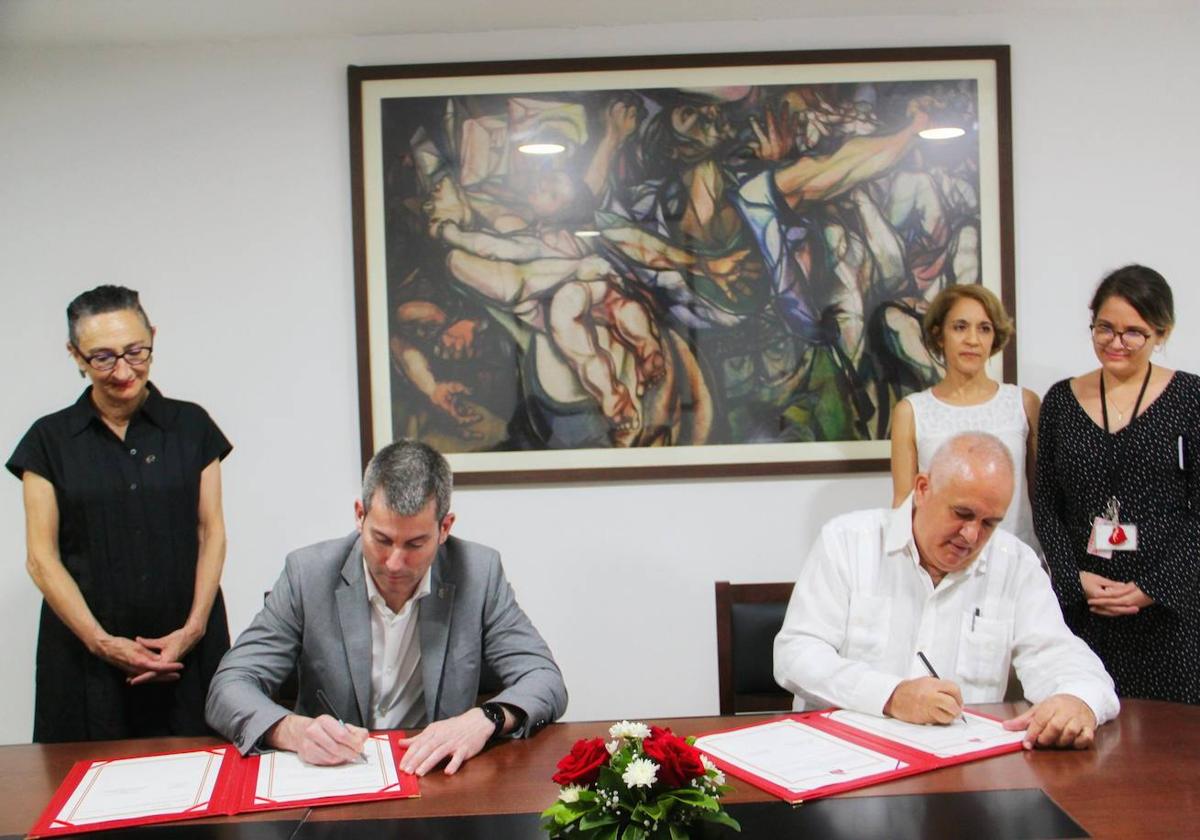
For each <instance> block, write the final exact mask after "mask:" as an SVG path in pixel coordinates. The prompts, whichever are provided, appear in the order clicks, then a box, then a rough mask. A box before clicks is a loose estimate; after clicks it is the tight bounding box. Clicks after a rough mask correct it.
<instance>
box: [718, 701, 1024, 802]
mask: <svg viewBox="0 0 1200 840" xmlns="http://www.w3.org/2000/svg"><path fill="white" fill-rule="evenodd" d="M1024 734H1025V733H1024V732H1010V731H1008V730H1006V729H1004V727H1003V726H1002V725H1001V724H1000V721H998V720H997V719H996V718H993V717H990V716H988V715H984V714H980V713H978V712H971V711H967V712H964V714H963V720H962V721H956V722H954V723H952V724H949V725H947V726H920V725H917V724H911V723H904V722H903V721H898V720H894V719H892V718H884V717H879V716H877V715H867V714H862V713H859V712H850V711H846V710H844V709H826V710H824V711H817V712H803V713H800V714H792V715H785V716H783V717H777V718H772V719H771V720H767V721H764V722H760V723H752V724H748V725H746V726H739V727H735V728H733V729H726V730H722V731H719V732H712V733H709V734H708V735H703V736H701V737H699V738H697V739H696V747H697V748H698V749H699V750H701V751H702V752H704V753H705V754H706V755H707V756H708V757H709V758H711V759H712V760H713V761H714V762H715V763H716V764H717V766H718V767H720V768H721V769H722V770H723V771H724V772H726V773H728V774H729V775H731V776H736V777H737V778H739V779H742V780H743V781H746V782H749V783H750V784H752V785H754V786H755V787H759V788H762V789H763V790H765V791H767V792H768V793H771V794H774V795H775V796H778V797H779V798H780V799H784V800H786V801H788V802H791V803H793V804H795V803H799V802H804V801H806V800H809V799H819V798H821V797H824V796H832V795H833V794H835V793H843V792H844V791H848V790H855V789H856V788H862V787H867V786H869V785H875V784H879V783H881V782H887V781H891V780H892V779H899V778H903V777H904V776H913V775H916V774H917V773H926V772H928V771H930V770H936V769H938V768H940V767H949V766H950V765H952V764H962V763H965V762H968V761H977V760H979V759H982V758H989V757H991V756H994V755H1003V754H1005V753H1010V752H1017V751H1019V750H1020V749H1021V742H1022V740H1023V738H1024Z"/></svg>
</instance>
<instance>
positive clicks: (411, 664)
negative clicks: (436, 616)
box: [363, 560, 432, 729]
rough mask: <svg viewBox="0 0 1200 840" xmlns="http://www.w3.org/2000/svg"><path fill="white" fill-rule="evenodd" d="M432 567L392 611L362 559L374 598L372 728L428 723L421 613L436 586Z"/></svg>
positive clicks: (412, 725) (405, 727)
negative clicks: (422, 659)
mask: <svg viewBox="0 0 1200 840" xmlns="http://www.w3.org/2000/svg"><path fill="white" fill-rule="evenodd" d="M431 572H432V569H430V570H429V571H426V572H425V576H424V577H422V578H421V582H420V583H419V584H417V588H416V591H414V592H413V594H412V597H410V598H409V599H408V601H407V602H405V604H404V606H403V607H401V608H400V612H392V610H391V608H390V607H388V605H387V601H385V600H384V599H383V596H382V595H380V594H379V589H378V588H377V587H376V586H375V581H374V580H373V579H372V578H371V570H370V569H368V568H367V564H366V560H363V574H364V575H365V576H366V579H367V600H368V601H370V603H371V707H370V709H369V710H368V711H369V712H370V717H371V720H370V721H369V724H370V728H371V729H409V728H412V727H419V726H424V725H425V723H426V720H425V684H424V681H423V680H422V679H421V630H420V622H419V621H418V620H417V616H418V615H419V613H420V606H421V605H420V601H421V599H422V598H424V597H425V596H426V595H428V594H429V592H430V589H431V588H432V585H431V580H432V577H431V574H430V573H431Z"/></svg>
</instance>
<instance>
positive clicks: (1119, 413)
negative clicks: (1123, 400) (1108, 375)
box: [1100, 373, 1137, 423]
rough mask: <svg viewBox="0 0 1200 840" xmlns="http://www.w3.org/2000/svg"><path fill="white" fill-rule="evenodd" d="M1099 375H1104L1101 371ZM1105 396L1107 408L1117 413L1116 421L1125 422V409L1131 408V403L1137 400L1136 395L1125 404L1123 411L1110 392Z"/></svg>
mask: <svg viewBox="0 0 1200 840" xmlns="http://www.w3.org/2000/svg"><path fill="white" fill-rule="evenodd" d="M1100 375H1101V376H1104V374H1103V373H1101V374H1100ZM1107 398H1108V405H1109V408H1111V409H1112V410H1113V411H1115V412H1116V413H1117V422H1118V423H1124V422H1125V411H1128V410H1129V409H1131V408H1133V403H1135V402H1137V397H1134V398H1133V401H1132V402H1130V403H1129V405H1127V406H1125V411H1122V410H1121V408H1120V406H1118V405H1117V403H1116V400H1114V399H1113V398H1112V394H1107Z"/></svg>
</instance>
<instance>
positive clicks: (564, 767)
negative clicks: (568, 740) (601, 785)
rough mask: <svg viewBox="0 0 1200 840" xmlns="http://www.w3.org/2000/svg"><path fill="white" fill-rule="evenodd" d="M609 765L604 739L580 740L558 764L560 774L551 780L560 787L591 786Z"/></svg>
mask: <svg viewBox="0 0 1200 840" xmlns="http://www.w3.org/2000/svg"><path fill="white" fill-rule="evenodd" d="M607 763H608V748H607V747H605V746H604V739H603V738H592V739H591V740H590V741H588V740H583V739H580V740H578V741H576V742H575V746H573V747H571V752H569V753H568V754H567V755H564V756H563V757H562V759H561V760H560V761H559V762H558V772H557V773H555V774H554V775H553V776H551V777H550V778H551V779H553V780H554V783H555V784H558V785H590V784H591V783H592V782H594V781H596V778H597V777H598V776H599V775H600V768H601V767H603V766H604V765H605V764H607Z"/></svg>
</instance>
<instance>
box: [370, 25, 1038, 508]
mask: <svg viewBox="0 0 1200 840" xmlns="http://www.w3.org/2000/svg"><path fill="white" fill-rule="evenodd" d="M349 88H350V90H349V93H350V127H351V166H352V182H353V190H354V196H353V204H354V236H355V255H354V256H355V280H356V301H357V317H358V361H359V390H360V416H361V424H362V453H363V459H364V461H365V460H366V459H367V458H368V457H369V456H370V454H371V453H372V452H373V451H374V450H375V449H376V448H377V447H379V446H382V445H383V444H385V443H387V442H389V441H391V440H393V439H395V438H399V437H410V438H417V439H421V440H424V441H426V442H428V443H430V444H432V445H433V446H435V447H436V448H438V449H439V450H441V451H442V452H444V453H446V455H447V456H448V457H449V458H450V461H451V463H452V465H453V467H454V470H455V473H456V475H457V477H458V480H459V482H460V483H462V484H471V483H510V482H519V481H555V480H593V479H607V478H622V479H624V478H670V477H681V476H729V475H764V474H785V473H801V472H814V471H825V472H829V471H862V470H880V469H885V468H886V466H887V456H888V432H889V424H890V418H891V413H892V408H893V406H894V405H895V404H896V402H897V401H898V400H900V399H902V398H903V397H904V396H905V395H906V394H907V393H910V392H912V391H914V390H920V389H922V388H925V387H928V386H930V385H931V384H933V383H934V382H936V381H937V379H938V378H939V377H940V368H939V366H938V362H937V360H936V359H935V358H933V357H932V356H931V354H930V353H929V352H928V350H927V349H926V348H925V347H924V346H923V344H922V341H921V327H920V322H921V317H922V314H923V312H924V311H925V309H926V307H927V306H928V302H929V301H930V300H931V299H932V297H933V296H934V295H936V294H937V292H938V291H940V290H941V289H943V288H945V287H946V286H947V285H949V284H955V283H982V284H984V285H986V286H988V287H989V288H991V289H992V290H993V291H995V292H997V293H998V294H1000V296H1001V298H1002V299H1003V301H1004V302H1005V304H1006V306H1007V308H1008V309H1009V311H1012V310H1013V308H1014V298H1013V294H1014V292H1013V276H1012V274H1013V245H1012V174H1011V172H1012V162H1011V145H1010V144H1011V140H1010V99H1009V96H1010V95H1009V64H1008V48H1007V47H1003V46H1000V47H943V48H930V49H902V50H896V49H889V50H850V51H832V52H787V53H756V54H727V55H691V56H646V57H636V58H596V59H572V60H552V61H517V62H503V63H486V64H484V63H467V64H436V65H417V66H389V67H351V68H350V69H349ZM993 366H994V369H993V371H992V372H993V375H995V376H996V377H997V378H1004V379H1008V380H1010V381H1011V379H1012V376H1013V374H1014V373H1015V349H1014V346H1013V345H1010V346H1009V348H1007V349H1006V351H1005V355H1004V356H1003V357H1002V358H997V359H995V360H993Z"/></svg>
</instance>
